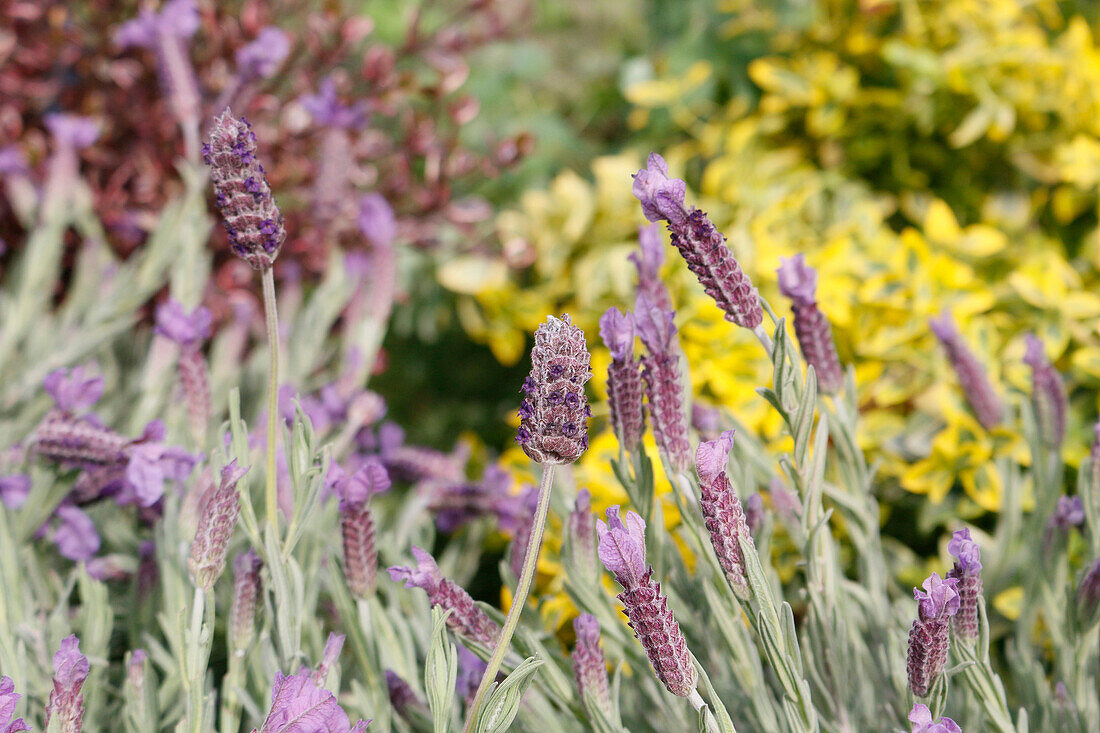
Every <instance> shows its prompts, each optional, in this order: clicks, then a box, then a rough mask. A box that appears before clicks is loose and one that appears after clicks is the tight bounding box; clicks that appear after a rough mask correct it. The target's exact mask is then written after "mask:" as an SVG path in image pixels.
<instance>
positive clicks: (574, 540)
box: [567, 489, 598, 582]
mask: <svg viewBox="0 0 1100 733" xmlns="http://www.w3.org/2000/svg"><path fill="white" fill-rule="evenodd" d="M567 526H568V537H569V553H570V555H571V556H572V558H573V567H574V571H575V572H577V573H582V574H583V576H582V577H581V578H578V580H584V581H586V582H595V580H596V575H597V573H598V570H597V568H596V517H595V515H594V514H593V513H592V494H591V492H589V490H588V489H581V490H580V491H578V492H577V498H576V499H575V500H574V502H573V511H571V512H569V519H568V520H567Z"/></svg>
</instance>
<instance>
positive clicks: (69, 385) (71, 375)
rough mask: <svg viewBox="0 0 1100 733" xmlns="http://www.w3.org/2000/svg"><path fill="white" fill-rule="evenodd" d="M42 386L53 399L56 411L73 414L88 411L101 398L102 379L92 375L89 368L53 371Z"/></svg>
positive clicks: (79, 367) (81, 367) (80, 367)
mask: <svg viewBox="0 0 1100 733" xmlns="http://www.w3.org/2000/svg"><path fill="white" fill-rule="evenodd" d="M42 385H43V386H44V387H45V388H46V392H47V393H48V394H49V395H50V396H51V397H53V399H54V402H55V403H56V404H57V409H59V410H61V411H62V412H65V413H69V414H75V413H78V412H83V411H84V410H86V409H88V408H89V407H91V406H92V405H94V404H95V403H96V402H98V401H99V398H100V397H102V396H103V377H101V376H98V375H93V374H92V370H91V368H89V367H84V366H77V367H73V368H72V369H65V368H62V369H55V370H53V371H52V372H50V373H49V374H47V375H46V379H45V380H43V382H42Z"/></svg>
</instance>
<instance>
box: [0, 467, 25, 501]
mask: <svg viewBox="0 0 1100 733" xmlns="http://www.w3.org/2000/svg"><path fill="white" fill-rule="evenodd" d="M30 493H31V477H30V476H28V475H26V474H24V473H17V474H13V475H11V476H0V502H3V503H4V506H6V507H7V508H8V509H18V508H20V507H21V506H23V504H24V502H26V501H27V496H28V495H29V494H30Z"/></svg>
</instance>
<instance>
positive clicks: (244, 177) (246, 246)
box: [202, 109, 286, 270]
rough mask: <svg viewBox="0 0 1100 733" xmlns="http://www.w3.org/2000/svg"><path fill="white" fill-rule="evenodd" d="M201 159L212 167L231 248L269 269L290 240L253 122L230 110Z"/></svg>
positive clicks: (256, 266)
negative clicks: (259, 155) (258, 151)
mask: <svg viewBox="0 0 1100 733" xmlns="http://www.w3.org/2000/svg"><path fill="white" fill-rule="evenodd" d="M202 159H203V162H205V163H206V165H208V166H209V167H210V179H211V181H212V182H213V184H214V198H215V201H216V202H217V204H218V209H219V210H220V211H221V215H222V224H224V226H225V231H226V232H227V233H228V234H229V243H230V245H231V246H232V248H233V253H234V254H236V255H237V256H238V257H240V258H241V259H243V260H244V261H245V262H247V263H248V264H249V265H251V266H252V267H253V268H254V269H257V270H266V269H268V268H270V267H271V265H272V264H273V263H274V262H275V258H276V257H278V256H279V248H280V247H282V246H283V241H284V240H285V239H286V229H285V228H284V227H283V215H282V213H280V211H279V207H278V206H276V205H275V199H274V197H273V196H272V195H271V187H270V186H268V185H267V176H266V175H265V174H264V168H263V166H262V165H260V162H259V160H257V158H256V134H255V133H254V132H252V127H251V126H249V124H248V122H247V121H246V120H244V119H240V120H238V119H237V118H236V117H234V116H233V113H232V112H230V111H229V110H228V109H227V110H226V111H225V112H223V113H222V115H221V116H220V117H218V118H217V119H216V120H215V121H214V128H213V129H212V130H211V132H210V140H209V142H207V143H206V144H204V145H203V147H202Z"/></svg>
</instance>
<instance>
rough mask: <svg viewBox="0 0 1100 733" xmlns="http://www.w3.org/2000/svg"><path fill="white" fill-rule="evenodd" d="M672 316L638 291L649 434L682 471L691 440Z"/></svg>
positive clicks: (637, 319) (636, 312)
mask: <svg viewBox="0 0 1100 733" xmlns="http://www.w3.org/2000/svg"><path fill="white" fill-rule="evenodd" d="M674 316H675V314H674V313H673V312H672V311H663V310H661V309H659V308H658V307H657V306H655V305H653V304H652V303H650V302H649V300H648V299H647V298H646V297H645V296H644V295H639V296H638V299H637V302H636V303H635V305H634V322H635V324H636V325H637V328H638V335H639V336H641V338H642V343H644V344H645V347H646V350H647V351H648V352H649V353H648V354H647V355H646V356H645V357H643V358H642V379H643V380H644V381H645V392H646V398H647V399H648V400H649V416H650V418H651V419H652V422H653V436H654V438H656V440H657V447H658V448H659V449H660V450H661V452H662V453H664V454H665V455H666V456H667V457H668V460H669V462H670V463H671V464H672V467H673V468H675V469H676V470H678V471H685V470H687V468H688V467H689V466H690V465H691V444H690V443H689V442H688V431H687V418H686V417H685V415H684V395H683V387H682V385H681V384H680V365H679V353H678V351H677V350H676V348H675V347H674V346H673V343H674V341H673V339H674V338H675V336H676V326H675V324H674V323H673V318H674Z"/></svg>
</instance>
